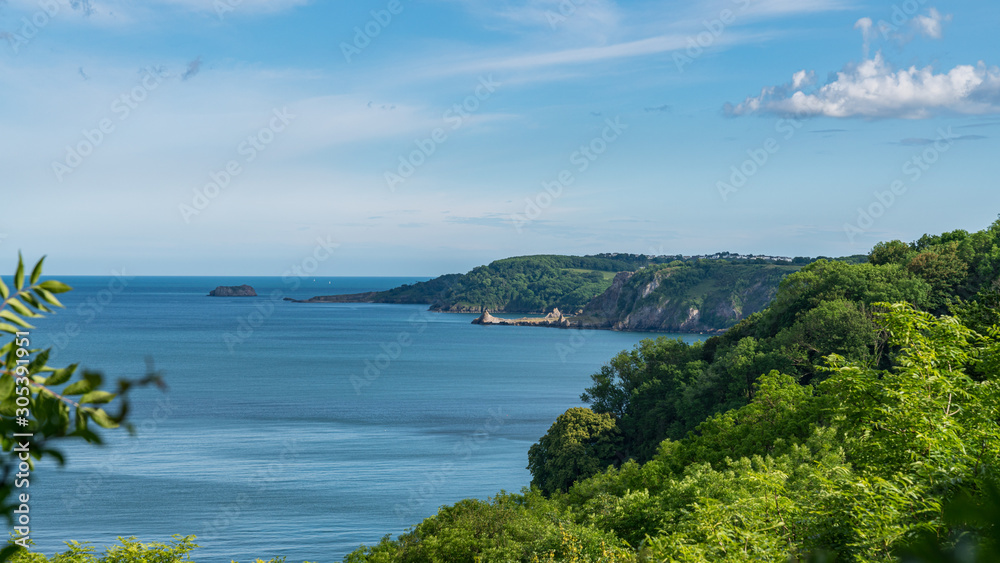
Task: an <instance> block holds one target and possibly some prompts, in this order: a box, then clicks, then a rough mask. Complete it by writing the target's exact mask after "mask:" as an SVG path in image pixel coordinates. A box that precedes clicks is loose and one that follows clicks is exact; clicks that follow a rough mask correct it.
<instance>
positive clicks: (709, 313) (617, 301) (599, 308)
mask: <svg viewBox="0 0 1000 563" xmlns="http://www.w3.org/2000/svg"><path fill="white" fill-rule="evenodd" d="M791 271H793V268H788V267H782V266H770V265H747V266H738V265H730V266H728V267H727V268H726V269H721V268H719V267H716V266H714V265H705V266H704V267H699V268H689V267H660V268H645V269H643V270H640V271H638V272H622V273H620V274H618V275H617V276H616V277H615V279H614V282H613V283H612V285H611V287H610V288H609V289H608V290H607V291H606V292H604V293H603V294H602V295H599V296H598V297H596V298H595V299H594V300H593V301H591V302H590V303H589V304H588V305H587V306H586V307H585V308H584V310H583V313H582V314H581V315H580V316H578V317H576V319H574V320H575V321H577V322H578V323H579V325H580V326H582V327H588V328H610V329H613V330H622V331H631V330H635V331H659V332H716V331H722V330H725V329H727V328H729V327H731V326H733V325H734V324H736V323H737V322H739V321H740V320H741V319H743V318H745V317H746V316H748V315H751V314H753V313H755V312H757V311H760V310H762V309H764V308H765V307H767V305H768V304H769V303H770V302H771V300H772V299H773V298H774V295H775V293H776V292H777V289H778V284H779V283H780V282H781V279H782V278H783V277H784V276H785V275H787V274H788V273H790V272H791Z"/></svg>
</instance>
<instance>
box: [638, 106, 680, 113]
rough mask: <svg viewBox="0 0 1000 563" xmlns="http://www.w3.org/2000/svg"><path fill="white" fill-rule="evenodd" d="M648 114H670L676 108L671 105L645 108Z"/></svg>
mask: <svg viewBox="0 0 1000 563" xmlns="http://www.w3.org/2000/svg"><path fill="white" fill-rule="evenodd" d="M643 109H645V110H646V112H647V113H670V112H671V111H672V110H673V109H674V108H673V106H671V105H670V104H663V105H662V106H654V107H647V108H643Z"/></svg>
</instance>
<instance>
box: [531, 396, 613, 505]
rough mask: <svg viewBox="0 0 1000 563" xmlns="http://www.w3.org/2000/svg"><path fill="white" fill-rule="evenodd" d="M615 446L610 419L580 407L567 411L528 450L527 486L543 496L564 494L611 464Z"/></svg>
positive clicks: (606, 415)
mask: <svg viewBox="0 0 1000 563" xmlns="http://www.w3.org/2000/svg"><path fill="white" fill-rule="evenodd" d="M617 442H618V435H617V428H616V427H615V421H614V419H613V418H612V417H611V416H610V415H608V414H606V413H595V412H594V411H592V410H590V409H586V408H582V407H576V408H572V409H569V410H567V411H566V412H564V413H563V414H561V415H559V418H557V419H556V421H555V423H554V424H553V425H552V427H551V428H549V431H548V432H547V433H546V434H545V436H542V438H541V439H540V440H539V441H538V443H537V444H535V445H533V446H531V449H529V450H528V469H529V470H530V471H531V475H532V480H531V484H532V485H533V486H535V487H538V488H539V489H540V490H541V491H542V492H544V493H546V494H551V493H553V492H556V491H565V490H566V489H568V488H569V486H570V485H572V484H573V483H574V482H576V481H577V480H579V479H583V478H586V477H590V476H591V475H593V474H595V473H597V472H599V471H601V470H602V469H604V468H605V467H607V466H608V465H610V464H612V463H613V462H614V460H615V452H616V450H617V445H618V444H617Z"/></svg>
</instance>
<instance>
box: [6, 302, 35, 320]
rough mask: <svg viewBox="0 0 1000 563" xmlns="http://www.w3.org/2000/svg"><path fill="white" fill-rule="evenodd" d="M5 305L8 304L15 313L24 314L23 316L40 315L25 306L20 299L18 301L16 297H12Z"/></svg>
mask: <svg viewBox="0 0 1000 563" xmlns="http://www.w3.org/2000/svg"><path fill="white" fill-rule="evenodd" d="M7 305H9V306H10V308H11V309H14V311H15V312H16V313H17V314H19V315H24V316H25V317H40V316H41V315H39V314H38V313H36V312H34V311H32V310H31V309H29V308H28V307H27V306H25V304H24V303H21V302H20V301H18V300H17V298H16V297H15V298H14V299H11V300H10V301H8V302H7Z"/></svg>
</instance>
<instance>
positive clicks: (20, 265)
mask: <svg viewBox="0 0 1000 563" xmlns="http://www.w3.org/2000/svg"><path fill="white" fill-rule="evenodd" d="M23 287H24V258H22V257H21V253H20V252H18V253H17V272H16V273H15V274H14V289H15V290H17V291H21V289H22V288H23Z"/></svg>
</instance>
